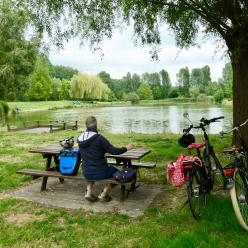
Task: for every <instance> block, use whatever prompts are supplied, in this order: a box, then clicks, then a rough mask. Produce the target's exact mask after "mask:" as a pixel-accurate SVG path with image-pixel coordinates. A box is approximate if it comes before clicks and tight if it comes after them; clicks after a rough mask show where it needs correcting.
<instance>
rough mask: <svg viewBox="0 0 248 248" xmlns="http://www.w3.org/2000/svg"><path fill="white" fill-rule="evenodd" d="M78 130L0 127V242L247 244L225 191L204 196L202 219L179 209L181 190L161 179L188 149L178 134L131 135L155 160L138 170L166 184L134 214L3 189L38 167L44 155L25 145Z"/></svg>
mask: <svg viewBox="0 0 248 248" xmlns="http://www.w3.org/2000/svg"><path fill="white" fill-rule="evenodd" d="M78 134H79V133H78V132H77V131H73V132H72V131H62V132H57V133H53V134H49V133H47V134H44V133H43V134H30V133H7V132H1V133H0V199H1V198H2V199H1V200H0V226H1V230H0V247H87V248H88V247H106V248H107V247H142V248H143V247H154V248H157V247H175V248H178V247H239V248H241V247H247V242H248V233H247V232H245V231H243V230H242V229H241V228H240V226H239V224H238V222H237V221H236V218H235V216H234V213H233V209H232V205H231V201H230V199H229V197H228V195H227V196H218V195H214V196H212V195H211V196H210V197H208V203H207V211H206V213H205V215H204V217H203V219H202V220H201V221H200V222H196V221H194V220H193V218H192V217H191V214H190V211H189V208H188V206H186V207H184V208H183V209H181V207H182V203H183V202H184V199H185V193H186V192H185V191H184V190H183V189H177V188H174V187H172V186H171V185H167V184H166V176H165V165H166V163H167V161H169V160H171V159H174V158H175V157H176V156H177V154H178V153H180V152H186V151H185V150H184V149H183V148H180V147H179V146H178V145H177V138H178V137H177V136H176V135H138V134H137V135H133V143H134V144H135V146H136V147H148V148H151V149H152V153H151V154H150V155H149V156H147V157H146V160H147V161H149V160H150V161H157V167H156V169H154V170H145V169H144V170H142V171H141V178H142V179H143V180H144V181H146V182H147V183H157V184H163V185H164V188H165V192H163V193H162V194H161V195H159V196H158V197H157V198H156V200H155V201H154V202H153V204H152V205H150V206H149V208H147V209H146V211H145V214H144V215H143V216H141V217H139V218H137V219H132V218H129V217H127V216H125V215H120V214H117V213H108V214H103V213H102V214H101V213H93V212H86V211H84V210H66V209H61V208H58V209H57V208H54V207H45V206H43V205H40V204H35V203H30V202H26V201H22V200H16V199H11V198H8V197H6V196H5V195H6V193H8V192H9V191H11V190H13V189H15V188H17V187H19V186H21V185H24V184H26V183H28V182H29V181H30V177H28V176H24V175H23V176H22V175H17V174H15V172H16V170H18V169H21V168H43V166H44V164H43V163H44V161H43V159H42V157H41V156H40V155H39V154H37V155H35V154H31V153H28V150H29V149H31V148H35V147H37V146H41V145H47V144H55V143H58V140H59V139H61V138H63V137H69V136H71V135H74V137H77V135H78ZM104 135H105V136H106V137H108V138H109V139H110V140H111V141H112V142H113V143H114V144H116V145H123V144H126V143H128V137H127V136H126V135H114V134H104ZM198 138H200V137H198ZM212 140H213V142H214V144H216V149H217V151H221V150H222V149H223V147H225V146H228V145H229V143H230V137H229V138H226V139H225V140H224V141H223V143H221V142H220V141H219V138H218V137H217V136H212ZM221 158H222V159H223V160H225V158H224V157H223V156H221ZM82 197H83V196H82Z"/></svg>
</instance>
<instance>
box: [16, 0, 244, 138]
mask: <svg viewBox="0 0 248 248" xmlns="http://www.w3.org/2000/svg"><path fill="white" fill-rule="evenodd" d="M18 2H19V4H20V5H24V4H25V5H26V7H27V8H28V9H29V10H31V11H33V14H34V20H35V25H36V26H37V27H38V29H39V30H40V31H41V32H43V31H48V32H49V33H50V37H59V38H60V36H64V37H66V38H68V35H79V37H81V40H82V41H84V40H88V41H89V43H90V45H91V46H92V47H93V48H96V49H97V48H99V47H100V46H99V44H100V42H101V41H102V40H103V39H105V38H111V36H112V33H113V30H114V29H115V28H118V27H120V26H122V27H123V26H125V24H132V25H133V27H134V40H135V42H136V43H138V44H142V45H144V44H148V45H150V46H151V47H152V57H153V58H156V57H157V52H158V49H159V44H160V43H161V37H160V30H159V28H160V27H161V26H162V25H163V24H165V23H167V24H168V25H169V27H170V28H171V29H172V30H174V32H175V35H176V41H177V45H178V46H179V47H186V48H188V47H190V46H192V45H196V44H197V35H198V34H199V33H200V32H202V33H204V34H205V35H204V37H209V36H210V37H213V38H215V39H216V40H217V42H216V44H221V42H223V41H224V43H225V44H226V48H227V54H228V56H229V57H230V60H231V63H232V68H233V85H234V86H233V103H234V108H233V119H234V124H237V123H240V122H242V121H243V120H244V119H246V118H247V117H248V108H247V107H246V106H247V105H248V97H247V96H246V94H247V92H248V73H247V71H248V1H247V0H208V1H206V0H81V1H78V0H70V1H62V0H39V1H33V0H30V1H28V0H26V1H18ZM61 19H63V20H64V21H63V20H61ZM58 22H59V23H61V22H63V23H64V25H63V28H59V27H58V24H57V23H58ZM56 40H57V41H60V39H56ZM246 138H247V139H248V128H247V132H246Z"/></svg>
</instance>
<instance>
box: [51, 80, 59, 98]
mask: <svg viewBox="0 0 248 248" xmlns="http://www.w3.org/2000/svg"><path fill="white" fill-rule="evenodd" d="M60 84H61V80H60V79H58V78H53V82H52V86H51V96H50V99H51V100H58V99H59V86H60Z"/></svg>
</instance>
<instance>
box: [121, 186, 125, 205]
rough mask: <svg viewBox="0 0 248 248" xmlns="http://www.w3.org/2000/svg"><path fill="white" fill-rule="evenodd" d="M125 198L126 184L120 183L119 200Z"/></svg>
mask: <svg viewBox="0 0 248 248" xmlns="http://www.w3.org/2000/svg"><path fill="white" fill-rule="evenodd" d="M125 198H126V186H125V185H121V201H124V200H125Z"/></svg>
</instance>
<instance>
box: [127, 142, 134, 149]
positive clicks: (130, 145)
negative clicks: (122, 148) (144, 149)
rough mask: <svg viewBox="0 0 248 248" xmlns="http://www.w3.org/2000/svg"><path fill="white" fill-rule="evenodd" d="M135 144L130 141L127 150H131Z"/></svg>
mask: <svg viewBox="0 0 248 248" xmlns="http://www.w3.org/2000/svg"><path fill="white" fill-rule="evenodd" d="M133 147H134V146H133V144H131V143H129V144H128V145H127V146H126V148H127V150H131V149H133Z"/></svg>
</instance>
